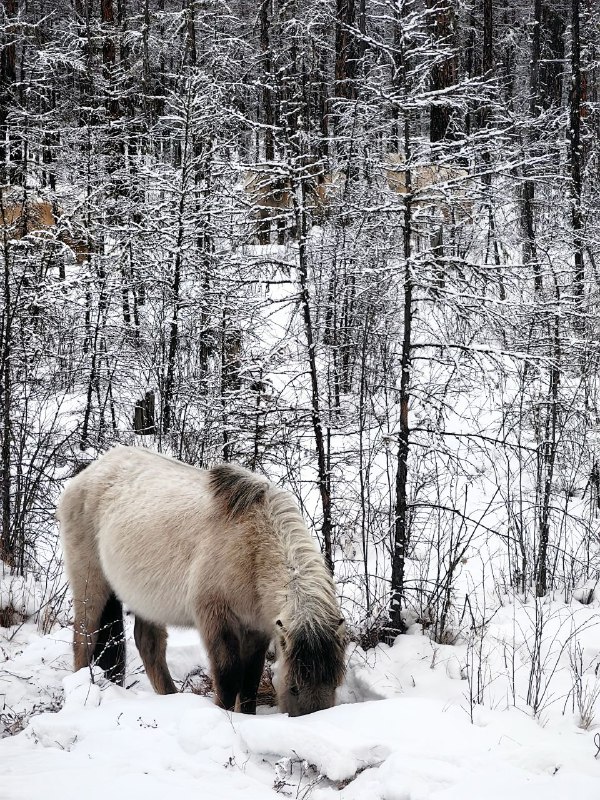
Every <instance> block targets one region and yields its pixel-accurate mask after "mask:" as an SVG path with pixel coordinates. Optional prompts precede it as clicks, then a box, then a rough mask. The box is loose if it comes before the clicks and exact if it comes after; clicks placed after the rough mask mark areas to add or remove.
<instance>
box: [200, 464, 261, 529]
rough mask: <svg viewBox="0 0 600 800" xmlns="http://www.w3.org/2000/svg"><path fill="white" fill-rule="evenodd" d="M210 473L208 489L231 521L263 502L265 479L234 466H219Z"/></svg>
mask: <svg viewBox="0 0 600 800" xmlns="http://www.w3.org/2000/svg"><path fill="white" fill-rule="evenodd" d="M209 472H210V488H211V489H212V491H213V492H214V495H215V497H216V498H217V500H220V501H221V502H222V503H223V505H224V507H225V512H226V515H227V516H228V517H230V518H231V519H237V518H239V517H241V516H242V515H243V514H245V513H246V512H247V511H249V510H250V509H251V508H252V507H253V506H254V505H256V504H257V503H259V502H261V501H262V500H264V497H265V494H266V492H267V489H268V488H269V482H268V481H267V480H266V478H263V477H261V476H260V475H256V474H255V473H254V472H249V470H247V469H244V468H243V467H239V466H237V465H235V464H220V465H219V466H217V467H213V468H212V469H211V470H209Z"/></svg>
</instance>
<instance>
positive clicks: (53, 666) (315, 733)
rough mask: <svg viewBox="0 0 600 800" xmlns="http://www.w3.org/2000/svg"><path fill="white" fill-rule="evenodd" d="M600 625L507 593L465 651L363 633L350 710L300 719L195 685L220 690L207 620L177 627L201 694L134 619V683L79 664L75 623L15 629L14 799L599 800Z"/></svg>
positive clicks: (1, 658)
mask: <svg viewBox="0 0 600 800" xmlns="http://www.w3.org/2000/svg"><path fill="white" fill-rule="evenodd" d="M599 618H600V604H599V603H598V602H597V601H596V602H595V603H593V604H591V605H588V606H582V605H580V604H579V603H577V602H576V601H573V602H572V603H571V604H570V605H566V604H564V603H562V602H552V601H550V600H544V601H543V602H538V603H537V605H536V603H535V602H534V601H533V600H532V601H530V602H525V603H524V602H521V601H519V600H518V599H515V600H513V601H510V602H509V600H508V598H503V599H502V601H501V602H500V603H499V605H498V608H497V611H496V613H495V614H493V618H492V619H491V620H490V621H489V623H488V625H487V626H486V628H485V630H481V631H478V632H477V633H476V634H474V635H472V636H471V637H469V638H468V639H465V640H459V642H458V643H456V644H454V645H439V644H436V643H434V642H433V641H432V640H431V639H430V638H429V637H428V636H426V635H423V634H422V633H421V632H420V631H419V630H418V626H413V628H412V629H411V631H410V632H409V635H407V636H401V637H399V638H398V639H397V641H396V643H395V645H394V646H393V647H391V648H390V647H388V646H386V645H379V646H378V647H376V648H375V649H372V650H368V651H364V650H362V648H360V647H359V646H358V645H355V644H351V645H349V648H348V674H347V679H346V681H345V683H344V685H343V686H342V687H341V688H340V690H339V693H338V705H337V706H336V707H335V708H332V709H329V710H326V711H321V712H318V713H316V714H313V715H311V716H309V717H299V718H288V717H287V716H285V715H282V714H280V713H278V712H277V709H276V708H271V707H266V706H262V707H261V708H260V709H259V714H258V715H257V716H256V717H248V716H244V715H241V714H237V713H233V714H232V713H228V712H225V711H223V710H221V709H219V708H217V707H216V706H215V705H214V704H213V703H212V699H211V698H210V696H201V695H199V694H195V693H193V692H192V691H190V688H191V687H192V686H194V685H195V686H196V687H198V688H200V687H202V686H203V685H204V686H205V685H206V681H203V680H202V675H203V674H204V670H205V669H206V665H207V662H206V656H205V653H204V651H203V650H202V648H201V645H200V644H199V641H198V637H197V634H196V632H195V631H182V630H174V631H171V634H170V639H169V650H168V661H169V664H170V667H171V670H172V672H173V675H174V678H175V680H176V682H177V683H178V685H180V686H182V685H183V688H184V692H183V693H182V694H178V695H173V696H168V697H159V696H157V695H155V694H154V693H153V692H152V690H151V688H150V685H149V683H148V680H147V678H146V675H145V673H144V672H143V670H142V667H141V663H140V661H139V659H138V657H137V651H136V650H135V646H134V644H133V635H132V630H131V625H130V627H129V630H128V656H129V664H128V675H127V679H126V686H127V688H126V689H121V688H120V687H116V686H114V685H112V684H109V683H107V682H106V681H105V680H104V679H103V678H101V677H99V676H98V675H95V676H94V679H95V682H92V680H91V675H90V673H89V672H86V671H84V670H82V671H81V672H79V673H76V674H72V673H71V668H70V665H71V648H70V639H71V631H70V629H69V628H68V627H62V626H58V625H57V626H55V627H54V629H53V630H52V631H51V632H50V633H48V634H46V635H41V634H40V633H39V632H38V630H37V628H36V626H35V625H34V624H33V623H32V622H26V623H24V624H22V625H21V626H15V627H13V628H11V629H4V630H3V633H2V637H1V638H0V722H2V726H1V729H2V730H3V731H4V736H5V738H3V739H2V740H1V741H0V798H1V799H2V800H37V798H44V800H53V799H54V798H56V800H68V798H80V797H81V796H82V792H83V795H84V796H85V797H86V798H87V799H88V800H95V798H98V800H99V799H100V798H107V797H110V798H116V799H118V798H133V797H142V796H143V797H144V798H146V800H152V799H153V798H157V800H158V798H161V800H162V798H164V797H177V798H178V800H185V799H186V798H190V800H191V798H198V797H202V798H203V800H212V799H213V798H214V799H215V800H226V798H230V797H238V796H239V797H242V796H243V797H244V798H245V800H255V798H256V800H262V798H269V797H273V798H274V797H276V796H280V797H293V798H311V800H329V799H330V798H335V797H339V798H340V800H481V798H484V797H485V798H486V800H496V799H497V800H505V798H507V797H510V798H511V800H564V799H565V798H568V797H573V798H577V800H598V797H600V754H599V745H600V737H599V736H598V731H600V702H599V694H600V676H599V675H598V672H599V669H598V664H600V660H599V658H600V627H599V626H598V620H599ZM536 631H537V633H538V635H537V636H536ZM537 645H539V646H537ZM594 664H595V665H596V666H595V670H594V668H593V665H594ZM199 667H200V669H199ZM590 667H591V668H590ZM594 672H595V674H594ZM478 701H479V702H478ZM534 711H535V713H534ZM11 734H12V735H11Z"/></svg>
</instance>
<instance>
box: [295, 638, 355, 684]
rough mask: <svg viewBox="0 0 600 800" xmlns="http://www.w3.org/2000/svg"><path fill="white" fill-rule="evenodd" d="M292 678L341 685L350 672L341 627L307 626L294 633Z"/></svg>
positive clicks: (298, 681) (305, 682)
mask: <svg viewBox="0 0 600 800" xmlns="http://www.w3.org/2000/svg"><path fill="white" fill-rule="evenodd" d="M290 640H291V641H290V642H289V645H288V652H286V656H287V660H288V664H289V670H290V678H291V680H292V682H294V683H298V684H300V685H312V686H315V685H319V684H323V685H326V686H338V685H339V684H340V683H341V682H342V681H343V679H344V675H345V673H346V665H345V649H346V648H345V641H344V638H343V637H340V636H338V633H337V630H332V629H330V628H317V627H315V626H312V625H311V626H303V627H302V628H299V629H297V630H296V631H294V633H293V634H292V635H291V636H290Z"/></svg>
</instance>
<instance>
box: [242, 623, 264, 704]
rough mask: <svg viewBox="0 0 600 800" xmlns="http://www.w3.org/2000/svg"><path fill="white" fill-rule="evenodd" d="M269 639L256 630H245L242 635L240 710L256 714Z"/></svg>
mask: <svg viewBox="0 0 600 800" xmlns="http://www.w3.org/2000/svg"><path fill="white" fill-rule="evenodd" d="M268 646H269V639H268V637H266V636H265V635H264V634H262V633H258V632H256V631H244V633H243V635H242V648H241V650H242V687H241V689H240V711H242V712H243V713H244V714H256V696H257V694H258V685H259V683H260V679H261V676H262V673H263V668H264V666H265V656H266V654H267V648H268Z"/></svg>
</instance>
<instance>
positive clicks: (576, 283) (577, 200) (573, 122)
mask: <svg viewBox="0 0 600 800" xmlns="http://www.w3.org/2000/svg"><path fill="white" fill-rule="evenodd" d="M579 22H580V7H579V0H572V2H571V94H570V98H569V99H570V109H569V110H570V114H569V121H570V124H569V157H570V161H571V184H572V192H573V202H572V206H571V209H572V210H571V219H572V225H573V249H574V256H575V273H574V276H573V292H574V294H575V297H576V299H577V300H578V301H581V300H582V299H583V294H584V280H585V267H584V262H583V242H582V229H583V214H582V210H581V166H582V165H581V160H582V148H581V99H582V87H581V62H580V56H581V53H580V50H581V47H580V37H579Z"/></svg>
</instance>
